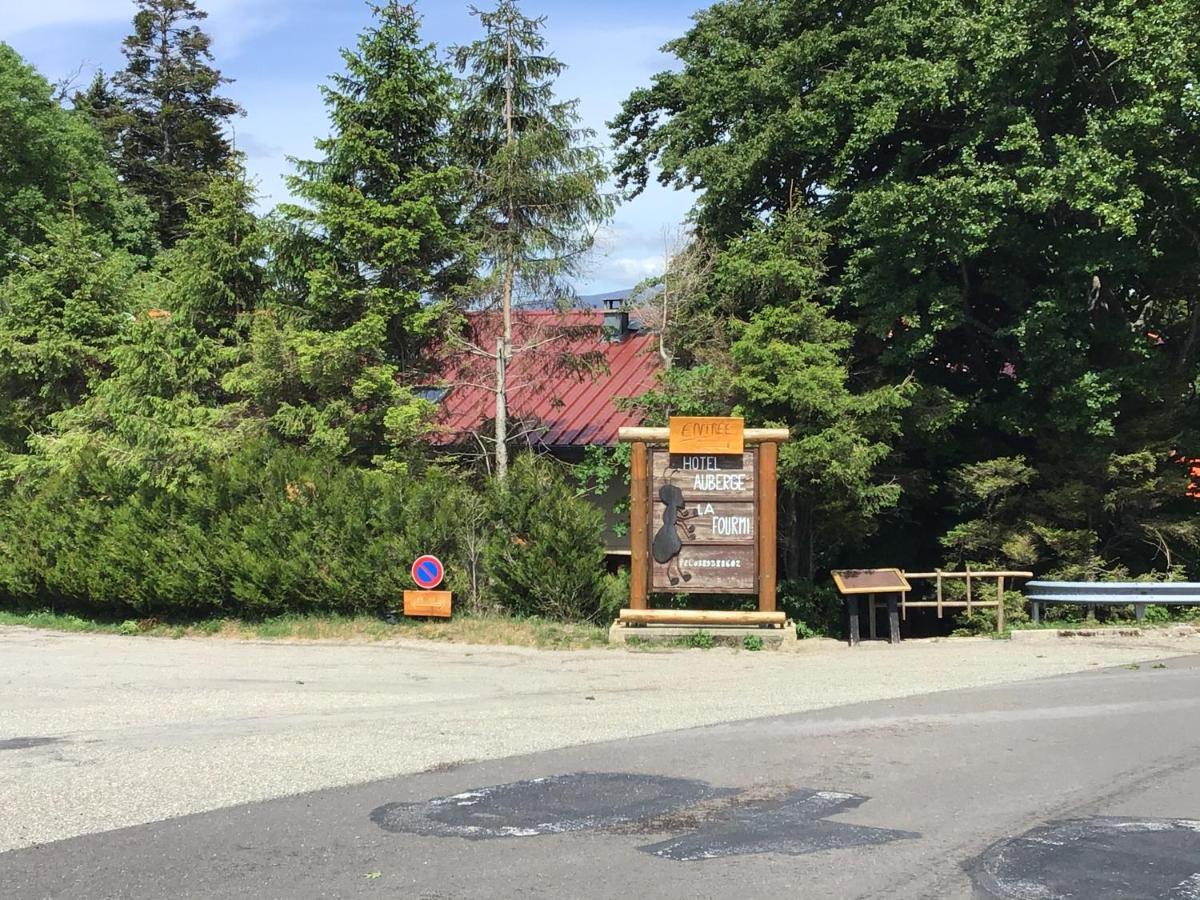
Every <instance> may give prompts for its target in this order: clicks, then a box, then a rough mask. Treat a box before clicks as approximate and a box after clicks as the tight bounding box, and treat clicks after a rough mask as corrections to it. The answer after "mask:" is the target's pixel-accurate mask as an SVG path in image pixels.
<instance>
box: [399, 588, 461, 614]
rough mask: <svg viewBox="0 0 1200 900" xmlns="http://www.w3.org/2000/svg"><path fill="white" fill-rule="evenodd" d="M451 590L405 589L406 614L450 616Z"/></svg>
mask: <svg viewBox="0 0 1200 900" xmlns="http://www.w3.org/2000/svg"><path fill="white" fill-rule="evenodd" d="M450 607H451V593H450V591H405V592H404V614H405V615H406V616H432V617H435V618H439V619H448V618H450Z"/></svg>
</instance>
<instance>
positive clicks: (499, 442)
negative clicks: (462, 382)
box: [496, 262, 513, 481]
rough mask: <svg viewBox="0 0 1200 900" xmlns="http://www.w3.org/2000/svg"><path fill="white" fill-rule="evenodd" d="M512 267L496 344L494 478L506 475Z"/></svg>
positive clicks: (506, 280)
mask: <svg viewBox="0 0 1200 900" xmlns="http://www.w3.org/2000/svg"><path fill="white" fill-rule="evenodd" d="M512 288H513V266H512V263H511V262H510V263H509V264H508V265H507V266H505V269H504V292H503V294H502V295H501V299H500V303H501V307H502V312H503V318H504V324H503V326H502V327H501V332H500V340H499V341H497V342H496V478H498V479H499V480H500V481H503V480H504V479H505V477H506V476H507V475H508V361H509V359H510V358H511V357H512Z"/></svg>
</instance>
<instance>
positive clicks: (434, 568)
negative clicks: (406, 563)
mask: <svg viewBox="0 0 1200 900" xmlns="http://www.w3.org/2000/svg"><path fill="white" fill-rule="evenodd" d="M445 577H446V569H445V567H444V566H443V565H442V561H441V560H440V559H438V558H437V557H436V556H430V555H429V554H426V555H424V556H418V557H417V561H416V562H414V563H413V564H412V579H413V581H415V582H416V583H417V587H421V588H424V589H425V590H427V591H428V590H431V589H432V588H435V587H437V586H438V585H439V584H441V583H442V579H443V578H445Z"/></svg>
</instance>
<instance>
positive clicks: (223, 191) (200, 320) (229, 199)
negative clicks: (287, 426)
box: [31, 163, 264, 490]
mask: <svg viewBox="0 0 1200 900" xmlns="http://www.w3.org/2000/svg"><path fill="white" fill-rule="evenodd" d="M253 202H254V195H253V191H252V190H251V188H250V187H249V185H247V183H246V181H245V178H244V173H243V171H242V170H241V169H240V168H239V167H238V166H237V165H236V163H234V164H231V166H230V169H229V171H228V172H227V173H223V174H221V175H219V176H217V177H216V178H214V179H212V181H211V182H210V184H209V187H208V189H207V190H206V191H205V192H204V193H203V194H202V195H201V196H200V197H199V198H198V201H197V206H198V209H197V211H196V212H195V213H194V214H193V215H192V216H191V217H190V218H189V219H188V221H187V224H186V226H185V229H184V234H183V237H182V238H181V239H180V241H179V242H178V243H177V244H176V245H175V247H174V248H172V249H171V250H167V251H165V252H163V253H161V254H159V256H158V258H157V259H156V260H155V265H154V268H153V270H152V271H150V272H146V273H142V274H141V275H140V276H139V277H137V278H135V279H134V281H133V284H132V285H131V286H129V288H128V290H127V295H126V297H125V299H126V309H128V312H124V311H122V312H121V314H120V315H117V316H115V317H114V323H115V327H113V328H110V332H111V333H112V335H113V337H112V340H111V342H110V343H111V349H110V350H109V351H108V353H107V354H106V356H105V360H106V365H105V367H104V371H103V375H102V377H98V378H95V379H93V380H92V383H91V384H90V390H89V392H88V395H87V396H86V397H76V398H75V399H76V402H74V403H72V404H70V405H66V404H63V405H62V406H63V408H62V409H61V411H59V412H58V413H57V414H56V415H54V416H53V417H52V418H51V424H52V426H53V427H52V428H50V429H49V430H47V431H46V432H45V433H44V434H41V435H39V436H38V437H36V438H35V439H34V440H33V442H32V443H33V445H34V448H35V450H36V451H37V456H38V457H39V458H38V459H35V460H32V461H31V465H32V466H34V467H35V468H36V467H37V466H39V465H44V464H46V463H48V464H49V467H50V468H51V469H54V470H59V471H78V470H80V469H81V468H83V467H84V466H85V465H87V464H91V463H96V464H98V465H99V466H101V467H102V468H103V469H105V470H106V471H108V472H110V473H112V474H113V476H114V477H115V478H116V483H117V484H120V485H124V487H125V488H129V489H132V488H133V487H134V486H142V485H153V486H155V487H159V488H165V489H168V490H176V489H178V488H179V487H180V486H182V485H184V484H187V483H188V482H189V481H193V480H195V479H197V478H199V477H201V475H202V473H204V472H205V471H206V469H207V467H208V466H209V465H210V464H211V463H212V462H213V460H214V459H217V458H220V457H225V456H228V455H229V453H231V452H232V451H233V450H234V449H236V448H237V447H238V446H239V445H240V444H242V443H243V442H244V441H245V440H246V439H247V438H249V437H252V436H256V435H258V434H259V433H261V432H262V431H263V430H264V426H263V422H262V421H261V418H259V417H257V416H255V415H254V414H253V411H252V410H250V409H249V407H250V403H249V402H248V400H247V399H246V398H245V397H239V396H236V395H234V394H233V393H231V392H230V391H228V390H226V387H225V385H224V384H223V381H224V378H225V376H226V375H227V374H229V372H230V371H231V369H232V368H233V367H234V366H235V365H236V364H237V363H238V362H239V360H240V358H241V357H242V356H243V355H244V354H245V352H246V351H245V348H244V346H243V342H244V333H245V331H246V330H248V329H246V328H245V327H244V326H243V323H242V322H241V321H240V319H241V318H242V316H243V314H244V313H246V312H248V311H250V310H251V309H253V308H254V307H255V306H257V305H258V304H259V303H260V302H261V292H262V281H263V277H262V261H261V260H262V255H263V246H264V241H263V229H262V228H261V227H260V225H259V223H258V222H257V221H256V220H255V218H254V216H253V215H252V214H251V212H250V206H251V205H252V204H253ZM83 265H84V267H85V268H91V269H95V270H96V271H99V270H100V269H99V266H97V265H96V264H95V263H94V262H92V261H90V260H88V261H85V262H84V263H83Z"/></svg>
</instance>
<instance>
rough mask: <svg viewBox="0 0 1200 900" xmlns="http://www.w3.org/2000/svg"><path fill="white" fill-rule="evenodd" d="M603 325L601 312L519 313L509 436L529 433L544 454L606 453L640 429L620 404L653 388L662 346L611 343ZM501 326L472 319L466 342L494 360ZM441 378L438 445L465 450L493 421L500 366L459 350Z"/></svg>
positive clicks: (489, 317) (630, 337) (481, 316)
mask: <svg viewBox="0 0 1200 900" xmlns="http://www.w3.org/2000/svg"><path fill="white" fill-rule="evenodd" d="M603 321H604V313H603V312H602V311H599V310H572V311H569V312H553V311H544V310H520V311H514V313H513V348H514V356H513V358H512V361H511V363H510V365H509V370H508V375H509V377H508V408H509V432H510V434H518V433H525V434H526V435H527V439H528V440H529V441H530V443H533V444H537V445H540V446H544V447H580V446H586V445H588V444H600V445H606V446H607V445H612V444H615V443H616V442H617V429H618V428H620V427H621V426H623V425H638V424H640V423H641V420H640V418H639V417H638V415H637V414H636V413H633V412H625V411H622V410H619V409H618V408H617V406H616V403H615V402H614V401H615V400H616V399H618V398H623V397H638V396H640V395H641V394H643V393H645V392H646V391H647V390H648V389H649V388H651V387H653V386H654V383H655V380H656V378H657V376H658V372H659V370H660V368H661V360H660V358H659V356H658V353H657V352H656V341H655V339H654V337H653V336H652V335H648V334H639V333H637V332H628V333H626V334H625V335H624V336H623V337H622V338H621V339H620V340H606V339H605V338H604V336H603V331H602V326H603ZM499 324H500V323H499V318H498V316H497V315H495V314H493V313H475V314H472V315H471V316H469V317H468V333H467V335H466V338H467V340H468V341H470V342H471V343H472V344H473V345H474V346H475V347H478V348H479V349H481V350H483V351H485V352H487V353H492V352H494V351H495V348H496V335H497V334H498V333H499V330H500V328H499ZM521 348H528V349H525V350H522V349H521ZM441 370H442V376H443V386H445V387H447V388H449V390H448V392H447V394H446V396H445V397H444V398H443V399H442V401H441V404H440V405H441V410H440V412H439V414H438V417H437V419H436V422H435V429H434V433H433V441H434V443H436V444H441V445H449V444H457V443H462V442H464V441H468V440H470V439H471V434H472V432H475V431H478V430H479V429H480V428H481V427H482V426H484V425H485V423H490V422H491V420H492V419H493V418H494V416H495V413H496V398H495V394H494V393H493V389H494V385H495V380H496V361H495V359H493V358H491V357H488V356H484V355H480V354H478V353H472V352H471V351H470V350H469V349H464V348H463V347H454V348H452V349H449V350H446V351H444V362H443V363H442V366H441ZM488 428H489V430H490V424H488Z"/></svg>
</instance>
